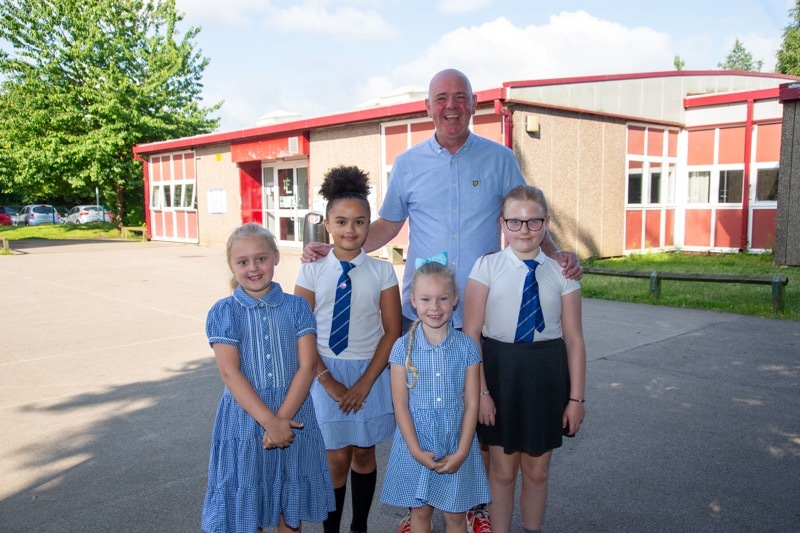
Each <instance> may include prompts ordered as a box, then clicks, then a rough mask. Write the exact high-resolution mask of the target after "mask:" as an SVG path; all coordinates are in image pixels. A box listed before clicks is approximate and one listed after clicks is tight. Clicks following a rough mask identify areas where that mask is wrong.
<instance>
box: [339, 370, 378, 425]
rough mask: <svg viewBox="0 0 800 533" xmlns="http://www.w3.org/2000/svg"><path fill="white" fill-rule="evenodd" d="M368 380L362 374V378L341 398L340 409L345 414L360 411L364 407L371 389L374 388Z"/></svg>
mask: <svg viewBox="0 0 800 533" xmlns="http://www.w3.org/2000/svg"><path fill="white" fill-rule="evenodd" d="M366 381H367V380H365V379H363V376H362V379H359V380H358V381H356V382H355V383H354V384H353V386H352V387H350V388H349V389H348V390H347V392H345V393H344V395H343V396H342V398H341V400H339V409H341V410H342V412H343V413H344V414H346V415H347V414H350V411H353V412H355V411H360V410H361V409H362V408H363V407H364V402H366V400H367V396H369V391H370V390H372V385H371V384H368V383H366Z"/></svg>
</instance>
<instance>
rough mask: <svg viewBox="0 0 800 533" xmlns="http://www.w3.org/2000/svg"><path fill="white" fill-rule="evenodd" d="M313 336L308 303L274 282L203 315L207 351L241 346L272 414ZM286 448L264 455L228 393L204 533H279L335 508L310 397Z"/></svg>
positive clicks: (216, 435) (215, 442)
mask: <svg viewBox="0 0 800 533" xmlns="http://www.w3.org/2000/svg"><path fill="white" fill-rule="evenodd" d="M315 331H316V327H315V322H314V316H313V315H312V313H311V308H310V307H309V306H308V302H307V301H306V300H305V299H303V298H300V297H297V296H294V295H290V294H285V293H284V292H283V290H282V289H281V287H280V285H279V284H277V283H275V282H273V283H272V290H271V291H270V292H269V293H267V294H266V295H265V296H264V297H262V298H261V299H260V300H255V299H253V298H251V297H250V296H248V295H247V294H246V293H245V292H244V291H243V290H242V288H241V287H239V288H237V289H236V290H235V291H234V293H233V295H231V296H229V297H227V298H224V299H222V300H220V301H218V302H217V303H216V304H214V306H213V307H212V308H211V310H210V311H209V313H208V319H207V322H206V333H207V334H208V340H209V342H210V343H211V344H213V343H216V342H219V343H223V344H230V345H233V346H238V347H239V355H240V360H241V363H240V365H241V371H242V373H243V374H244V375H245V377H246V378H247V379H248V380H249V381H250V383H252V384H253V388H254V389H255V391H256V392H257V393H258V395H259V397H260V398H261V400H262V401H263V402H264V403H265V404H266V405H267V407H269V408H270V409H271V410H272V411H273V412H276V411H277V410H278V408H279V407H280V406H281V404H282V403H283V401H284V399H285V398H286V393H287V392H288V390H289V385H290V384H291V382H292V378H293V377H294V375H295V373H296V372H297V369H298V358H297V340H298V339H299V338H300V337H303V336H304V335H308V334H313V333H315ZM294 419H295V420H297V421H300V422H302V423H303V424H304V427H303V428H302V429H295V430H294V442H293V443H292V444H290V445H289V446H288V447H287V448H274V449H270V450H265V449H264V448H263V446H262V443H261V441H262V438H263V436H264V430H263V428H262V427H261V426H260V425H259V424H258V422H256V421H255V419H253V417H251V416H250V415H249V414H248V413H247V412H246V411H245V410H244V409H242V407H240V406H239V404H238V403H237V402H236V400H235V399H234V398H233V396H232V395H231V393H230V391H229V390H228V389H227V388H226V389H225V391H224V392H223V394H222V398H221V399H220V402H219V407H218V408H217V416H216V420H215V421H214V432H213V436H212V441H211V454H210V459H209V465H208V489H207V491H206V496H205V501H204V503H203V518H202V528H203V531H207V532H209V533H211V532H214V533H216V532H237V533H240V532H241V533H244V532H252V533H255V532H256V531H257V530H258V528H259V527H268V526H276V525H277V524H278V520H279V517H280V515H283V519H284V521H285V522H286V523H287V524H288V525H289V526H291V527H297V526H299V525H300V522H301V521H310V522H321V521H323V520H325V519H326V518H327V517H328V512H329V511H332V510H334V509H335V508H336V503H335V500H334V497H333V483H332V481H331V475H330V471H329V470H328V459H327V456H326V453H325V444H324V442H323V440H322V434H321V433H320V431H319V427H318V426H317V419H316V416H315V414H314V405H313V403H312V401H311V397H310V396H309V397H308V398H306V400H305V402H303V405H302V406H301V407H300V410H299V411H298V412H297V414H296V415H295V417H294Z"/></svg>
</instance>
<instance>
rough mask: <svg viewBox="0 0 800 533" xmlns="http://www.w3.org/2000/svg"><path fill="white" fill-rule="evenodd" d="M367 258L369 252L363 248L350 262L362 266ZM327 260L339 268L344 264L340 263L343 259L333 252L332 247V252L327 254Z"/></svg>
mask: <svg viewBox="0 0 800 533" xmlns="http://www.w3.org/2000/svg"><path fill="white" fill-rule="evenodd" d="M366 259H367V253H366V252H365V251H364V249H363V248H362V249H361V251H360V252H359V253H358V255H357V256H355V257H354V258H353V259H351V260H350V262H351V263H353V264H354V265H355V266H361V263H363V262H364V261H366ZM325 260H326V261H328V263H330V264H331V265H333V266H335V267H336V268H338V269H339V270H341V269H342V266H341V265H340V264H339V261H341V259H338V258H337V257H336V254H334V253H333V249H331V251H330V253H329V254H328V255H326V256H325Z"/></svg>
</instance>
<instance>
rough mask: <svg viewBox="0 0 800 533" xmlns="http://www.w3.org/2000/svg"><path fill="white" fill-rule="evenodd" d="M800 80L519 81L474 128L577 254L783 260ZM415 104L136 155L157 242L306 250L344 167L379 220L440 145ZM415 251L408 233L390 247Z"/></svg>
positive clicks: (291, 122) (665, 76) (483, 107)
mask: <svg viewBox="0 0 800 533" xmlns="http://www.w3.org/2000/svg"><path fill="white" fill-rule="evenodd" d="M798 80H800V78H796V77H792V76H784V75H778V74H766V73H754V72H735V71H721V70H720V71H670V72H655V73H640V74H624V75H609V76H589V77H580V78H562V79H546V80H528V81H512V82H506V83H503V85H502V86H501V87H497V88H493V89H489V90H484V91H480V92H478V93H477V97H478V110H477V112H476V114H475V116H474V117H473V120H472V126H471V128H472V131H473V132H474V133H477V134H478V135H482V136H484V137H488V138H490V139H493V140H495V141H497V142H499V143H502V144H505V145H506V146H508V147H509V148H511V149H512V150H513V152H514V154H515V155H516V157H517V160H518V161H519V164H520V168H521V169H522V173H523V175H524V176H525V179H526V180H527V181H528V182H529V183H531V184H533V185H536V186H538V187H540V188H542V189H543V190H544V192H545V194H546V195H547V198H548V201H549V203H550V208H551V214H552V218H553V222H552V224H551V228H552V233H553V238H554V239H555V240H556V242H557V243H558V244H559V246H560V247H562V248H564V249H568V250H574V251H576V252H577V254H578V255H579V256H580V257H588V256H599V257H610V256H619V255H623V254H628V253H640V252H645V251H648V250H674V249H680V250H687V251H715V252H716V251H735V250H749V251H763V250H772V249H774V247H775V245H776V220H777V214H778V202H777V199H778V189H779V187H778V186H779V179H778V178H779V171H780V156H781V133H782V120H783V102H782V101H781V99H780V95H779V93H780V86H781V85H782V84H784V85H785V84H787V83H792V82H795V83H796V82H797V81H798ZM405 96H406V99H405V100H403V99H402V98H399V99H398V97H397V95H394V97H393V98H391V99H389V100H388V101H376V102H375V105H370V106H364V107H361V108H359V109H356V110H353V111H351V112H347V113H340V114H334V115H329V116H322V117H315V118H309V119H298V118H297V117H296V116H289V117H288V120H284V121H280V118H279V119H278V121H277V122H275V123H272V124H264V125H257V126H254V127H252V128H247V129H243V130H237V131H228V132H222V133H213V134H207V135H199V136H194V137H187V138H180V139H174V140H168V141H164V142H157V143H150V144H141V145H137V146H136V147H134V157H136V158H137V159H139V160H141V161H142V162H143V168H144V171H143V174H144V176H143V178H144V187H145V193H146V198H147V209H146V219H147V235H148V237H149V238H150V239H152V240H164V241H179V242H191V243H201V244H220V243H224V242H225V240H226V239H227V236H228V235H229V234H230V232H231V231H232V229H233V228H234V227H236V226H238V225H240V224H242V223H245V222H250V221H255V222H259V223H261V224H264V225H265V226H266V227H268V228H269V229H271V230H272V231H273V233H274V234H275V235H276V236H277V238H278V241H279V244H280V245H281V246H282V247H298V248H299V247H300V246H301V245H302V240H303V226H304V224H305V221H306V215H307V214H308V213H310V212H315V211H316V212H324V206H323V204H322V200H321V197H320V196H319V194H318V191H319V187H320V185H321V182H322V179H323V175H324V174H325V172H326V171H327V170H328V169H330V168H331V167H334V166H337V165H341V164H346V165H357V166H359V167H361V168H362V169H364V170H366V171H367V172H369V175H370V178H371V185H372V193H371V195H370V198H369V200H370V203H371V206H372V209H373V216H377V212H378V209H379V208H380V205H381V201H382V199H383V196H384V194H385V191H386V188H387V185H388V180H389V176H390V172H391V169H392V163H393V161H394V159H395V157H396V156H397V155H398V154H400V153H401V152H402V151H404V150H406V149H407V148H409V147H411V146H412V145H414V144H416V143H418V142H421V141H423V140H425V139H427V138H429V137H430V136H431V135H432V134H433V129H434V127H433V122H432V121H431V120H430V119H429V118H428V117H427V115H426V112H425V105H424V98H425V94H424V92H420V91H417V92H413V91H409V92H408V93H407V94H406V95H405ZM797 172H798V170H795V173H797ZM788 178H789V176H788V175H787V176H786V178H784V179H788ZM795 181H798V182H800V179H795ZM443 208H444V207H443ZM795 210H796V209H795ZM407 242H408V234H407V233H406V231H405V230H404V231H403V232H401V234H400V235H398V237H397V238H396V239H395V241H394V244H395V245H396V246H400V247H402V246H404V245H405V244H406V243H407Z"/></svg>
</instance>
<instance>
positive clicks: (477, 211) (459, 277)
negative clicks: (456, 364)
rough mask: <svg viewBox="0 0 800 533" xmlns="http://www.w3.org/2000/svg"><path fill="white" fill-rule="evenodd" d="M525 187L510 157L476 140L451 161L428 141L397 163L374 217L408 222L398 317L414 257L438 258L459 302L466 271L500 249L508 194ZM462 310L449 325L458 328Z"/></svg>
mask: <svg viewBox="0 0 800 533" xmlns="http://www.w3.org/2000/svg"><path fill="white" fill-rule="evenodd" d="M524 183H525V179H524V178H523V177H522V173H521V172H520V170H519V165H518V164H517V160H516V159H515V158H514V154H513V153H512V152H511V150H509V149H508V148H506V147H505V146H503V145H501V144H498V143H496V142H494V141H490V140H489V139H485V138H483V137H480V136H478V135H475V134H474V133H470V135H469V137H467V141H466V142H465V143H464V146H462V147H461V148H460V149H459V150H458V152H456V153H455V154H454V155H451V154H450V152H448V151H447V150H446V149H445V148H443V147H441V146H440V145H439V143H437V142H436V138H435V137H431V138H430V139H428V140H427V141H424V142H422V143H420V144H418V145H416V146H413V147H411V148H409V149H408V150H406V151H405V152H403V153H402V154H400V155H399V156H397V159H396V160H395V162H394V166H393V168H392V173H391V175H390V177H389V188H388V190H387V191H386V197H385V198H384V200H383V204H382V205H381V209H380V216H381V218H383V219H385V220H389V221H392V222H402V221H404V220H405V219H406V218H408V221H409V236H408V240H409V248H408V253H407V262H406V268H405V272H404V274H403V315H405V316H406V317H407V318H411V319H413V318H414V317H416V313H415V311H414V308H413V307H411V302H410V299H409V295H410V293H411V278H412V277H413V275H414V270H415V269H414V263H415V260H416V259H417V258H423V259H427V258H429V257H433V256H434V255H436V254H439V253H442V252H444V251H446V252H447V254H448V266H449V267H450V268H451V269H452V270H453V272H454V273H455V275H456V286H457V288H458V294H459V298H463V297H464V287H465V286H466V283H467V277H468V276H469V273H470V270H471V269H472V265H474V264H475V260H476V259H478V257H480V256H482V255H484V254H486V253H489V252H496V251H498V250H500V224H499V218H500V208H501V204H502V201H503V197H504V196H505V195H506V193H507V192H508V191H510V190H511V189H513V188H514V187H516V186H517V185H521V184H524ZM461 308H462V306H461V305H459V306H458V307H456V310H455V313H454V314H453V325H454V326H455V327H457V328H460V327H461V322H462V313H461Z"/></svg>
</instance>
